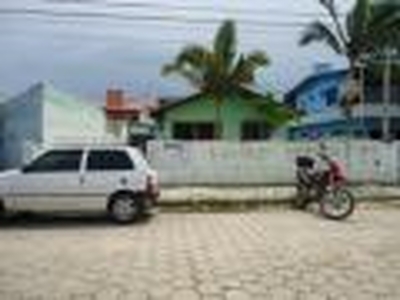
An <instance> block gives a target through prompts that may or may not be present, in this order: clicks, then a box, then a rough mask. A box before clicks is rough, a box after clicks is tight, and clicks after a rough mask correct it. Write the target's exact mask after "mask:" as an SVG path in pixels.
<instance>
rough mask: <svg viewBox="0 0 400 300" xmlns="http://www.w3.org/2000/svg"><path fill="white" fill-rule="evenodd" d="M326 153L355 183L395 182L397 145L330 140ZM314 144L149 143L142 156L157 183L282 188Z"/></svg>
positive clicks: (315, 144) (397, 160) (292, 177)
mask: <svg viewBox="0 0 400 300" xmlns="http://www.w3.org/2000/svg"><path fill="white" fill-rule="evenodd" d="M325 144H326V145H327V148H328V152H329V153H330V154H331V155H333V156H334V157H336V158H338V159H339V160H340V161H342V163H343V165H344V167H345V169H346V172H347V174H348V175H349V178H350V180H351V181H353V182H358V183H384V184H396V183H397V182H399V175H400V174H399V164H400V161H399V158H400V157H399V155H398V154H399V151H400V143H390V144H385V143H380V142H371V141H351V142H345V141H332V142H326V143H325ZM318 149H319V144H318V143H299V142H296V143H292V142H283V141H282V142H280V141H271V142H256V143H239V142H177V141H154V142H151V143H150V144H149V147H148V158H149V160H150V162H151V164H152V166H153V167H154V168H155V169H157V170H158V172H159V174H160V180H161V183H162V184H163V185H165V186H166V185H177V186H191V185H276V184H278V185H281V184H282V185H283V184H293V183H294V180H295V176H294V175H295V158H296V157H297V156H298V155H305V154H315V153H316V152H317V150H318Z"/></svg>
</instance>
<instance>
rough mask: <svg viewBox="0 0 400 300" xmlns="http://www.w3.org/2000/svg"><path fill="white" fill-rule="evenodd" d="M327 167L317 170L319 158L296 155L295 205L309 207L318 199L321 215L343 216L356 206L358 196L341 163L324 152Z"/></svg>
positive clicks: (328, 216)
mask: <svg viewBox="0 0 400 300" xmlns="http://www.w3.org/2000/svg"><path fill="white" fill-rule="evenodd" d="M320 159H322V160H323V161H324V162H325V163H326V165H327V169H326V170H324V171H316V170H315V169H314V166H315V159H314V158H312V157H309V156H300V157H297V159H296V178H297V197H296V198H295V200H294V202H293V206H294V207H295V208H297V209H302V210H304V209H306V208H307V206H308V205H309V204H310V203H312V202H316V203H318V205H319V211H320V213H321V215H323V216H324V217H326V218H328V219H332V220H343V219H345V218H347V217H349V216H350V215H351V214H352V213H353V211H354V209H355V198H354V196H353V194H352V193H351V192H350V191H349V190H348V189H347V188H346V176H345V174H344V172H343V169H342V168H341V166H340V165H339V163H338V162H337V161H335V160H333V159H331V158H329V157H328V156H327V155H321V156H320Z"/></svg>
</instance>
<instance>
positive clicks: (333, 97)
mask: <svg viewBox="0 0 400 300" xmlns="http://www.w3.org/2000/svg"><path fill="white" fill-rule="evenodd" d="M324 94H325V99H326V105H327V106H334V105H336V104H337V102H338V101H337V100H338V90H337V88H336V87H332V88H329V89H327V90H326V91H325V93H324Z"/></svg>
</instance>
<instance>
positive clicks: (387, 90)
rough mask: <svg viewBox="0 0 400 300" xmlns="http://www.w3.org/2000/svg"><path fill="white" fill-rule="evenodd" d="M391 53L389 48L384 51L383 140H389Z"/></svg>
mask: <svg viewBox="0 0 400 300" xmlns="http://www.w3.org/2000/svg"><path fill="white" fill-rule="evenodd" d="M391 58H392V53H391V51H389V50H386V51H385V64H384V74H383V116H382V138H383V140H384V141H385V142H388V141H390V138H391V134H390V116H389V110H390V107H389V106H390V98H391V85H392V67H391V66H392V61H391Z"/></svg>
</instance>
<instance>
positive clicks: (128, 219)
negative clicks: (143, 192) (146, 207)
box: [108, 193, 143, 224]
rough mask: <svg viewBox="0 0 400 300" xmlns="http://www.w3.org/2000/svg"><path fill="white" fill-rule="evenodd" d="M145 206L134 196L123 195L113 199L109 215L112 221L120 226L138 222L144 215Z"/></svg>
mask: <svg viewBox="0 0 400 300" xmlns="http://www.w3.org/2000/svg"><path fill="white" fill-rule="evenodd" d="M142 206H143V205H141V202H140V200H139V199H138V198H137V197H135V196H134V195H132V194H129V193H122V194H118V195H116V196H114V197H112V199H111V201H110V204H109V207H108V213H109V216H110V217H111V219H112V220H113V221H115V222H117V223H120V224H128V223H132V222H134V221H136V220H138V219H139V218H140V217H141V216H142V215H143V207H142Z"/></svg>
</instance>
